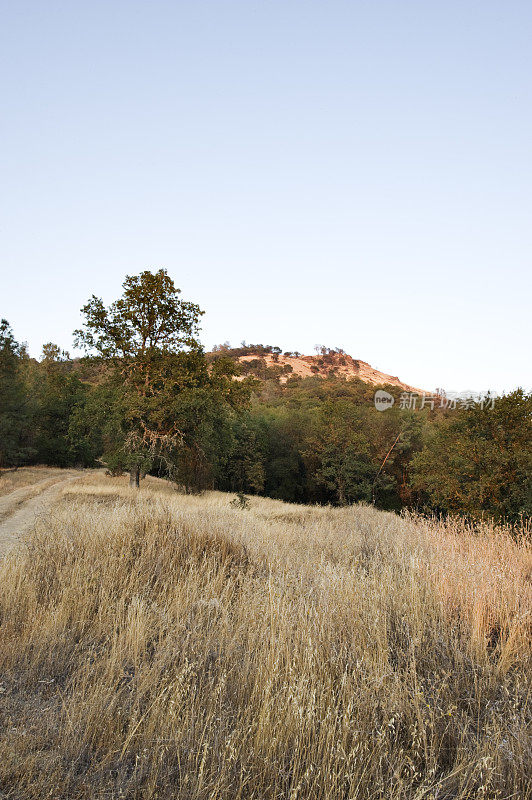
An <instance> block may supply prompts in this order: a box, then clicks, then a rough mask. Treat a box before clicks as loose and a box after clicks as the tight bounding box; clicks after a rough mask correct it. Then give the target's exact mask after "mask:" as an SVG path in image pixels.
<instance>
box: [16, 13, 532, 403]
mask: <svg viewBox="0 0 532 800" xmlns="http://www.w3.org/2000/svg"><path fill="white" fill-rule="evenodd" d="M0 9H1V20H0V88H1V104H0V114H1V148H0V168H1V175H0V187H1V188H0V267H1V270H2V281H1V289H0V316H5V317H7V319H8V320H9V321H10V322H11V324H12V326H13V328H14V331H15V334H16V336H17V337H18V338H19V339H21V340H26V341H28V343H29V346H30V351H31V352H32V354H34V355H37V354H38V353H39V352H40V348H41V347H42V344H43V343H44V342H45V341H49V340H52V341H55V342H57V343H59V344H60V345H62V346H63V347H65V348H68V349H70V350H71V351H72V337H71V332H72V330H73V329H74V328H75V327H77V326H78V325H79V322H80V317H79V308H80V306H81V305H82V304H83V303H84V302H85V301H86V299H87V298H88V297H89V296H90V295H91V294H92V293H95V294H97V295H99V296H102V297H103V298H104V300H105V301H106V302H110V301H111V300H113V299H115V297H116V296H118V294H119V293H120V286H121V283H122V280H123V278H124V275H125V274H126V273H133V274H134V273H137V272H139V271H141V270H142V269H145V268H147V267H153V268H159V267H166V268H168V270H169V272H170V274H171V275H172V276H173V277H174V279H175V281H176V283H177V285H178V286H180V287H181V289H182V290H183V296H184V297H185V298H186V299H190V300H194V301H196V302H198V303H200V305H201V306H202V307H203V308H204V309H205V311H206V315H205V317H204V321H203V336H202V338H203V342H204V344H205V345H206V346H207V347H209V348H210V347H211V346H212V345H213V344H214V343H216V342H220V341H223V340H225V339H229V340H230V341H231V342H232V343H233V344H238V343H239V342H240V341H241V340H242V339H246V340H247V341H248V342H262V343H264V344H266V343H269V344H278V345H279V346H280V347H282V348H283V349H297V350H300V351H304V352H311V351H312V348H313V346H314V345H315V344H316V343H323V344H326V345H329V346H341V347H344V349H345V350H347V351H348V352H349V353H351V354H352V355H354V356H355V357H358V358H361V359H363V360H365V361H369V362H370V363H371V364H372V365H373V366H375V367H377V368H378V369H381V370H384V371H386V372H391V373H393V374H394V375H399V376H400V377H401V378H402V379H403V380H405V381H408V382H409V383H412V384H415V385H417V386H422V387H424V388H428V389H433V388H435V387H436V386H443V387H445V388H447V389H448V390H463V389H469V388H472V389H482V388H488V387H491V388H494V389H497V390H501V389H511V388H514V387H516V386H518V385H525V386H529V385H530V384H531V383H532V380H531V373H530V345H531V341H530V333H529V330H530V310H529V309H530V289H531V286H530V275H531V273H532V270H531V261H532V188H531V187H532V157H531V143H532V97H531V94H532V92H531V85H532V47H531V40H532V3H531V2H530V0H526V2H515V1H513V0H499V2H492V1H491V0H478V2H470V1H469V0H456V1H455V0H419V2H413V1H411V0H368V2H362V1H361V0H350V2H340V1H339V0H321V1H320V2H313V1H312V0H306V1H305V2H303V1H300V0H297V1H296V0H262V2H255V1H254V0H241V1H240V2H236V1H235V2H229V1H227V2H226V1H225V0H210V2H201V0H200V1H199V2H198V0H190V2H179V0H174V1H173V2H170V1H168V2H161V1H160V0H151V1H150V2H148V0H145V1H144V2H135V1H134V0H127V2H122V1H118V0H105V2H101V1H100V0H84V2H78V1H76V0H64V2H55V1H54V0H39V2H25V0H9V2H6V1H5V0H3V1H2V2H0Z"/></svg>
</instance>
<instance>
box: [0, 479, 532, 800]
mask: <svg viewBox="0 0 532 800" xmlns="http://www.w3.org/2000/svg"><path fill="white" fill-rule="evenodd" d="M232 497H233V496H232V495H227V494H223V493H219V492H209V493H206V494H204V495H202V496H185V495H182V494H178V493H177V492H176V491H175V489H174V488H172V487H171V486H170V485H169V484H166V483H163V482H162V481H157V480H156V479H153V478H149V477H148V478H147V479H146V481H144V482H143V485H142V488H141V489H140V491H138V490H137V491H135V490H132V489H129V488H128V487H127V486H126V485H125V479H123V478H108V477H105V476H103V474H91V475H89V476H87V477H85V478H84V479H82V480H80V481H77V482H75V483H71V484H69V486H68V487H66V488H65V489H64V491H63V494H62V496H61V498H60V500H59V501H58V502H57V503H56V505H55V506H54V508H53V512H52V513H50V514H49V515H48V516H47V517H46V518H43V519H41V520H39V521H38V522H37V524H36V526H35V530H34V531H32V533H31V535H30V536H29V537H28V538H27V541H26V543H25V546H24V547H21V548H19V549H17V550H16V551H13V552H12V553H11V554H10V556H9V557H7V558H6V559H4V561H3V562H2V563H1V564H0V586H1V587H2V591H1V595H0V797H2V798H6V800H7V798H9V799H10V800H11V799H14V800H22V799H24V800H42V798H44V797H53V798H56V800H59V799H61V800H62V799H63V798H65V800H66V798H68V800H77V799H78V798H79V799H80V800H81V798H83V799H85V798H87V799H88V798H91V799H93V798H143V800H144V798H163V799H164V798H183V800H185V798H186V800H192V799H197V800H207V799H208V800H214V799H215V798H220V800H221V799H222V798H224V800H227V799H228V798H249V799H251V798H257V800H258V799H259V798H261V799H264V800H274V798H275V799H277V798H283V799H284V798H286V799H287V800H288V798H290V799H291V800H296V798H297V799H298V800H304V799H305V800H306V799H307V798H308V800H311V799H312V800H321V799H322V798H323V800H338V799H339V798H346V799H347V798H365V799H367V800H377V798H379V799H381V798H382V799H384V798H386V800H399V799H400V798H401V800H403V799H404V800H406V799H407V798H408V800H414V798H415V799H416V800H421V798H424V799H425V798H427V799H428V798H432V800H444V798H448V799H449V800H450V798H453V799H456V800H458V799H461V800H465V798H468V799H469V798H523V799H525V798H529V797H531V789H530V779H531V777H532V776H531V774H530V767H531V764H532V741H531V722H532V719H531V697H530V688H531V687H530V678H531V669H530V668H531V638H530V633H531V617H530V610H531V608H532V604H531V600H532V593H531V590H532V582H531V578H532V553H531V548H530V544H529V543H527V539H526V538H525V537H519V536H517V537H516V535H515V530H514V531H513V535H510V533H509V532H507V531H505V530H504V529H501V528H494V527H491V526H488V525H484V526H483V525H482V524H480V525H477V526H476V527H475V528H472V527H467V526H466V525H465V524H464V523H458V522H452V521H448V522H446V523H445V524H443V523H437V522H435V521H429V520H421V519H417V518H414V517H410V516H403V517H398V516H396V515H393V514H391V513H387V512H382V511H377V510H375V509H374V508H372V507H370V506H366V505H356V506H351V507H348V508H330V507H305V506H295V505H290V504H285V503H281V502H280V501H275V500H271V499H266V498H255V497H254V498H252V499H251V501H250V503H249V504H247V505H244V507H240V504H237V505H232V504H231V500H232Z"/></svg>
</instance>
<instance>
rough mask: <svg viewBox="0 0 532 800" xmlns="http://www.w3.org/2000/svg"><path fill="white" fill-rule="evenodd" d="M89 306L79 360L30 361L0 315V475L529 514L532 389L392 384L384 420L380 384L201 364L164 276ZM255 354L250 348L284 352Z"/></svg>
mask: <svg viewBox="0 0 532 800" xmlns="http://www.w3.org/2000/svg"><path fill="white" fill-rule="evenodd" d="M83 313H84V318H85V324H84V326H83V328H81V329H80V330H79V331H77V332H76V339H75V341H76V344H77V345H78V346H82V347H84V348H85V350H86V356H85V357H84V358H81V359H72V358H71V357H70V356H69V354H68V353H65V352H62V351H61V350H60V349H59V348H58V347H57V346H56V345H54V344H47V345H45V347H44V348H43V353H42V357H41V359H40V360H38V361H37V360H35V359H32V358H30V357H29V356H28V353H27V352H26V349H25V347H24V346H23V345H21V344H19V342H18V341H17V340H16V339H15V337H14V335H13V332H12V331H11V328H10V327H9V325H8V323H7V322H6V321H5V320H3V321H2V323H1V326H0V470H1V469H5V468H9V467H13V466H20V465H24V464H36V463H41V464H48V465H53V466H58V467H69V466H82V467H95V466H105V467H106V469H107V470H108V471H109V472H110V473H112V474H120V473H121V472H124V471H127V472H129V473H130V477H131V481H132V483H134V484H138V481H139V480H140V478H141V477H142V475H143V474H146V473H148V472H151V473H153V474H158V475H164V476H166V477H168V478H169V479H171V480H172V481H174V482H175V483H176V484H178V485H179V486H181V487H182V488H183V489H184V490H185V491H189V492H196V491H202V490H204V489H209V488H217V489H221V490H227V491H238V492H244V493H247V494H252V493H262V494H266V495H268V496H271V497H275V498H279V499H282V500H287V501H291V502H301V503H333V504H345V503H352V502H357V501H364V502H374V503H375V504H376V505H377V506H378V507H380V508H385V509H391V510H400V509H401V508H404V507H408V508H412V507H413V508H418V509H422V510H427V511H432V512H436V513H462V514H467V515H469V516H472V517H478V516H479V515H489V516H491V517H494V518H496V519H504V520H508V521H516V520H519V519H520V518H522V517H529V516H530V515H531V512H532V490H531V474H532V469H531V467H532V463H531V462H532V453H531V444H530V442H531V426H532V421H531V420H532V414H531V412H532V396H531V395H527V394H525V393H524V392H523V391H522V390H516V391H514V392H512V393H511V394H508V395H506V396H503V397H499V398H496V399H495V400H494V401H493V402H490V403H482V404H480V403H470V402H468V403H463V404H460V403H458V404H457V405H456V407H452V406H451V407H448V408H440V407H439V405H440V404H439V403H438V402H436V403H435V407H434V408H433V409H432V408H430V407H425V408H423V409H420V408H419V406H418V407H417V408H404V407H401V406H402V405H405V404H404V403H401V397H400V395H401V392H400V390H399V389H397V388H396V387H390V386H388V387H383V388H385V389H386V390H387V391H388V392H389V393H390V394H392V395H393V396H394V397H395V401H396V402H395V404H394V405H393V407H392V408H390V409H389V410H386V411H384V412H380V411H377V410H376V408H375V405H374V402H373V400H374V393H375V387H374V386H370V385H368V384H366V383H363V382H361V381H358V380H352V381H346V380H344V379H340V378H337V377H329V378H326V379H324V378H319V377H311V378H305V379H302V378H298V377H296V376H289V375H288V376H286V377H287V378H288V379H287V380H286V382H285V383H282V382H280V381H279V377H280V374H277V372H275V370H274V371H273V372H271V371H270V372H266V373H265V374H264V376H262V375H261V380H258V379H257V378H256V377H251V376H246V375H244V374H243V371H242V366H241V365H239V364H238V361H237V358H238V355H241V353H240V352H239V353H238V354H236V355H235V351H234V350H230V348H229V346H227V347H225V346H221V347H219V348H217V349H216V352H215V353H214V354H213V355H209V356H208V357H207V356H206V354H205V353H204V352H203V350H202V348H201V346H200V344H199V341H198V338H197V333H198V327H199V320H200V317H201V314H202V311H201V310H200V309H199V307H198V306H197V305H195V304H193V303H189V302H186V301H183V300H182V299H181V298H180V297H179V290H178V289H176V288H175V286H174V284H173V282H172V280H171V278H170V277H169V276H168V275H167V273H166V272H165V271H164V270H160V271H159V272H157V273H152V272H148V271H146V272H143V273H141V275H139V276H130V277H127V278H126V281H125V283H124V292H123V295H122V297H121V298H119V300H117V301H116V302H115V303H113V304H112V305H111V306H110V307H109V308H106V307H105V306H104V305H103V303H102V301H101V300H100V299H98V298H96V297H94V296H93V297H92V298H91V299H90V300H89V302H88V303H87V305H86V306H84V308H83ZM248 347H249V348H251V352H250V350H249V349H248ZM260 348H263V346H262V345H260V346H253V345H251V346H244V345H243V347H242V348H241V349H242V350H245V352H244V353H242V354H245V355H254V354H256V355H259V356H260V355H263V354H264V353H265V352H268V353H272V352H274V351H278V348H270V347H269V346H266V347H264V348H263V349H260ZM336 352H339V351H336ZM255 374H256V372H255Z"/></svg>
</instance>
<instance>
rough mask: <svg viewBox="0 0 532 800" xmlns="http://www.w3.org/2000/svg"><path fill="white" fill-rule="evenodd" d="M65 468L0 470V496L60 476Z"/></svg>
mask: <svg viewBox="0 0 532 800" xmlns="http://www.w3.org/2000/svg"><path fill="white" fill-rule="evenodd" d="M64 474H65V470H63V469H59V468H56V467H22V468H21V469H16V470H0V497H3V496H4V495H7V494H11V492H14V491H16V490H18V489H22V488H24V487H26V486H33V485H34V484H37V483H40V482H41V481H47V480H51V479H53V478H62V477H63V476H64Z"/></svg>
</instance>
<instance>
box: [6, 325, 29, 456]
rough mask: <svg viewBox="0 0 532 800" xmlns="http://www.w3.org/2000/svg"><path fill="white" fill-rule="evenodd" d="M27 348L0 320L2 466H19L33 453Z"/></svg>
mask: <svg viewBox="0 0 532 800" xmlns="http://www.w3.org/2000/svg"><path fill="white" fill-rule="evenodd" d="M25 359H26V353H25V351H24V348H23V347H21V346H20V345H19V344H18V342H17V341H16V340H15V338H14V336H13V332H12V330H11V328H10V327H9V323H8V322H7V320H5V319H2V320H1V321H0V468H1V467H11V466H18V465H20V464H23V463H25V462H26V461H27V460H28V459H29V458H30V457H31V456H32V455H33V452H34V451H33V448H32V446H31V441H30V435H31V434H30V430H31V417H32V411H33V407H32V402H31V400H30V396H29V394H28V393H27V391H26V389H25V385H24V380H23V364H24V361H25Z"/></svg>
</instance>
